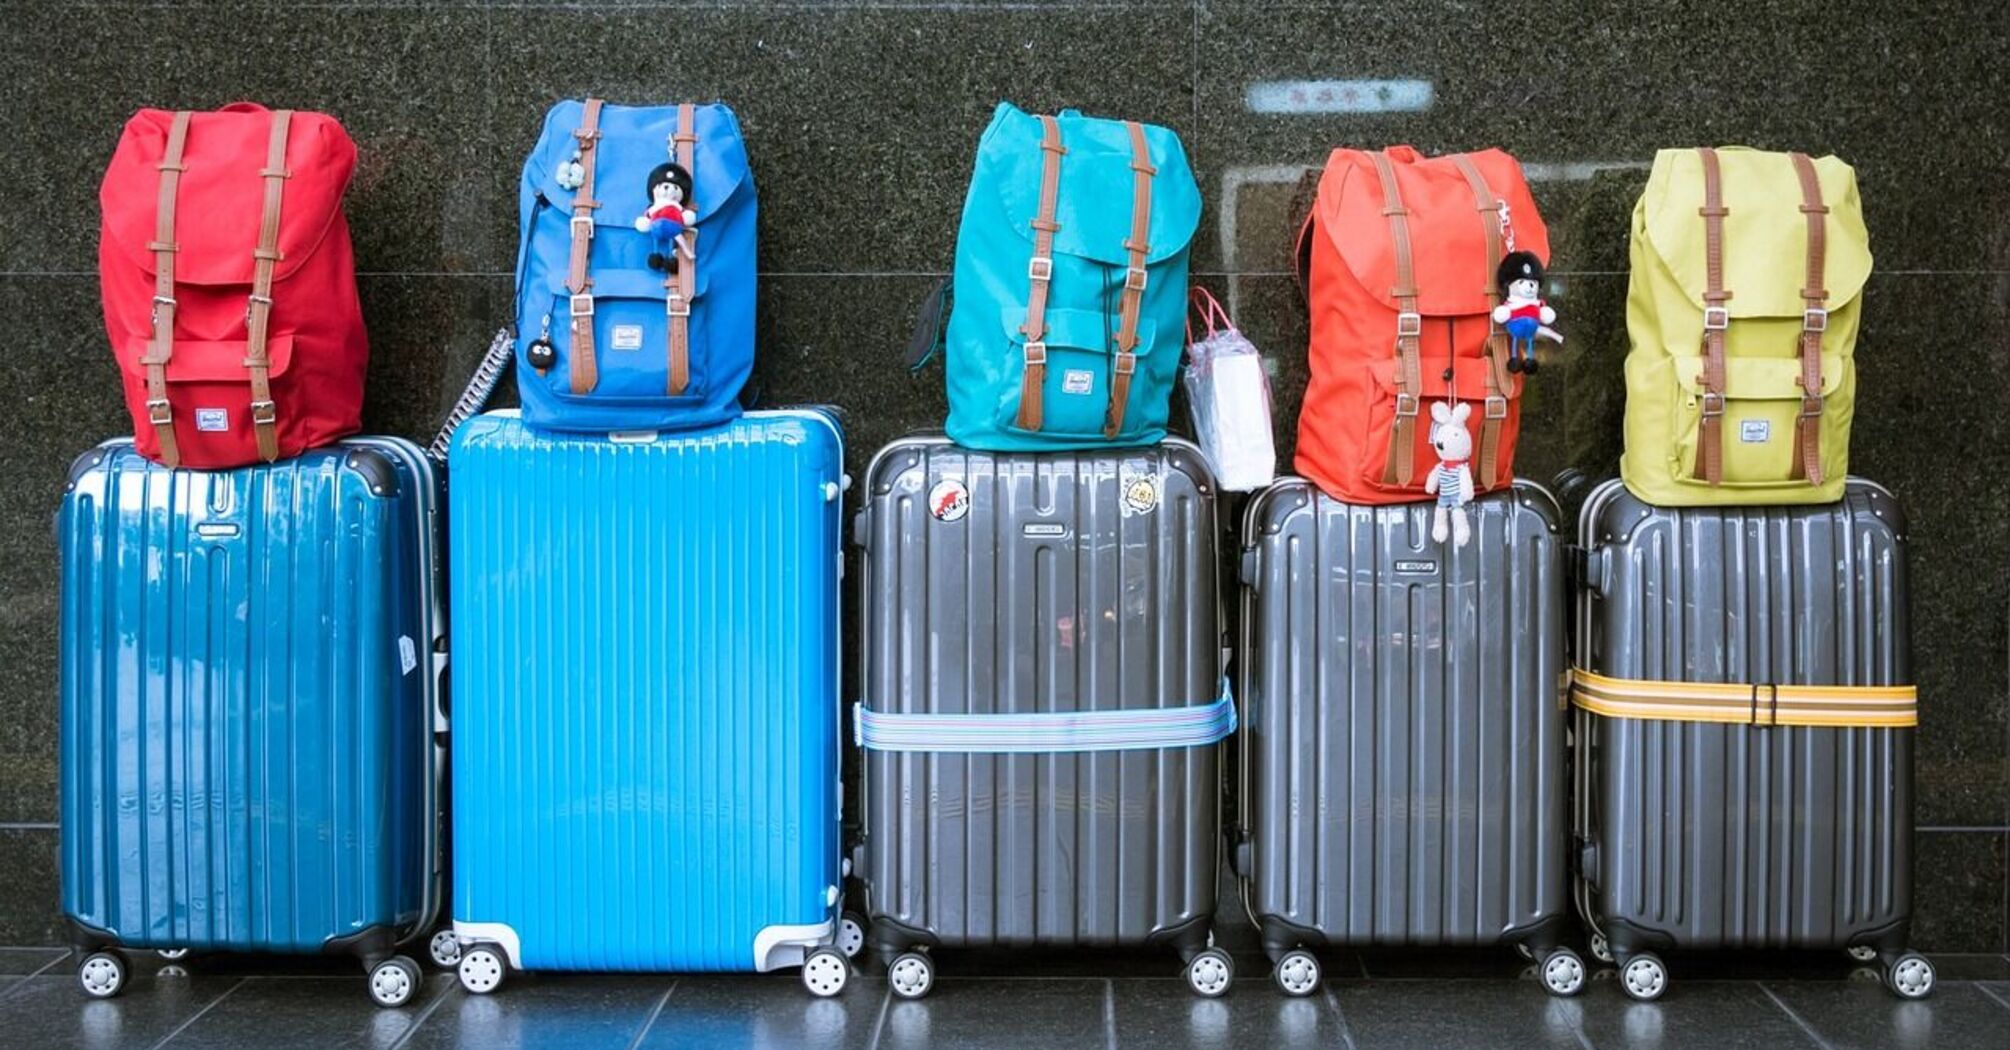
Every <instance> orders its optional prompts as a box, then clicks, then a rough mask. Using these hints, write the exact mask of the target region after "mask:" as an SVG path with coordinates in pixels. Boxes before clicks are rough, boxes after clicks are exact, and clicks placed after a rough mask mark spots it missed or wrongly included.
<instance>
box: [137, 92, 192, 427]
mask: <svg viewBox="0 0 2010 1050" xmlns="http://www.w3.org/2000/svg"><path fill="white" fill-rule="evenodd" d="M189 117H190V113H189V111H188V110H181V111H179V112H177V113H175V115H174V122H173V123H172V124H170V125H168V138H167V150H166V151H165V152H164V153H162V154H161V162H160V164H159V166H158V170H159V171H160V175H161V181H160V192H159V197H158V198H157V199H156V203H155V213H154V239H153V243H151V244H148V245H147V248H148V249H149V250H151V251H152V252H153V253H154V307H153V343H152V345H151V346H149V347H148V348H147V355H146V356H145V357H142V358H140V363H141V364H142V365H145V366H146V370H147V422H149V423H151V424H153V428H154V437H155V438H156V439H157V440H159V442H160V447H161V462H162V463H165V464H167V465H168V466H169V467H177V466H180V465H181V448H180V446H179V445H177V444H176V443H175V437H174V410H173V409H172V408H171V407H170V406H169V404H168V390H167V365H168V361H169V360H170V359H172V358H173V357H174V311H175V299H174V256H175V252H177V251H179V250H180V246H179V245H177V244H176V243H175V239H174V209H175V197H176V195H177V194H178V193H179V192H180V187H181V173H182V172H183V171H185V170H186V168H185V166H184V165H183V164H182V153H183V151H184V150H185V149H186V147H187V145H188V122H189Z"/></svg>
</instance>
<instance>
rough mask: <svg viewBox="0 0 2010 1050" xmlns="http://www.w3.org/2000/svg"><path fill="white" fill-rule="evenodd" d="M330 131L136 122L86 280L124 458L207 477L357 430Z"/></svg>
mask: <svg viewBox="0 0 2010 1050" xmlns="http://www.w3.org/2000/svg"><path fill="white" fill-rule="evenodd" d="M355 167H356V145H355V143H354V142H351V141H350V139H349V135H348V133H347V132H345V131H343V130H342V125H341V124H339V123H337V122H336V121H335V119H334V118H333V117H329V116H326V115H324V114H320V113H296V112H292V111H289V110H278V111H268V110H266V109H265V108H264V107H262V106H257V105H252V104H250V103H244V102H240V103H237V104H235V105H230V106H225V107H224V108H223V109H220V110H218V111H216V112H214V113H189V112H186V111H184V112H179V113H171V112H168V111H166V110H158V109H145V110H141V111H140V112H138V113H136V114H134V115H133V118H132V119H131V120H129V121H127V122H126V130H125V133H124V134H123V135H122V136H120V138H119V145H118V149H117V151H116V152H114V153H113V154H112V162H111V165H110V167H109V168H108V169H107V170H106V172H105V182H104V186H103V188H102V189H101V190H100V191H99V202H100V204H101V206H102V207H103V210H104V225H103V228H102V231H101V234H100V237H99V242H98V273H99V277H100V280H101V282H102V285H103V289H104V300H105V330H106V332H107V334H109V335H110V336H111V340H112V352H113V354H115V355H116V356H117V358H118V361H119V370H120V372H121V373H122V375H123V378H124V381H125V390H126V407H127V408H128V409H129V410H130V411H131V412H132V415H133V427H134V435H133V436H134V444H135V445H136V446H137V448H138V450H139V452H140V453H141V454H142V455H145V456H147V457H149V458H152V459H155V460H158V461H159V462H161V463H164V464H166V465H168V466H170V467H175V466H181V467H194V468H201V469H222V468H227V467H238V466H244V465H246V464H250V463H257V462H261V461H263V462H268V463H269V462H271V461H273V460H275V459H278V458H279V457H281V456H293V455H298V454H299V453H301V452H303V451H306V450H307V449H310V448H315V447H317V446H321V445H326V444H330V443H332V442H334V441H335V440H336V439H338V438H341V437H343V436H344V435H347V434H353V433H355V432H356V431H357V430H358V429H359V428H360V427H361V424H362V410H363V372H364V368H365V365H366V364H367V362H368V359H369V346H368V344H367V342H366V341H365V339H364V336H363V312H362V310H361V308H359V307H358V306H357V303H356V258H355V252H354V251H353V250H352V249H351V248H350V245H349V227H348V224H347V222H345V221H344V219H343V217H342V193H343V191H344V190H345V189H346V188H347V187H348V185H349V175H350V173H351V172H352V171H354V170H355Z"/></svg>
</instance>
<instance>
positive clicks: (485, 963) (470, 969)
mask: <svg viewBox="0 0 2010 1050" xmlns="http://www.w3.org/2000/svg"><path fill="white" fill-rule="evenodd" d="M508 972H509V966H508V965H507V964H505V963H504V962H503V958H502V953H501V952H498V951H497V950H495V949H494V948H491V947H489V946H488V945H486V944H484V945H479V946H477V947H474V948H470V949H468V950H467V951H465V952H463V953H461V965H460V975H461V987H463V988H466V989H467V990H468V991H470V992H473V993H474V994H476V995H487V994H489V993H490V992H493V991H495V990H496V989H498V988H501V987H502V983H503V975H504V974H506V973H508Z"/></svg>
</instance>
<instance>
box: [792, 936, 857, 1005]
mask: <svg viewBox="0 0 2010 1050" xmlns="http://www.w3.org/2000/svg"><path fill="white" fill-rule="evenodd" d="M850 979H851V963H849V962H847V961H845V957H844V953H842V952H839V951H837V950H836V949H833V948H818V949H817V950H816V951H813V952H811V953H810V957H809V958H807V959H804V960H803V987H805V988H808V989H809V990H810V994H811V995H814V996H816V997H817V998H819V999H829V998H832V997H834V996H836V995H837V994H838V993H839V992H842V991H844V985H845V982H846V981H848V980H850Z"/></svg>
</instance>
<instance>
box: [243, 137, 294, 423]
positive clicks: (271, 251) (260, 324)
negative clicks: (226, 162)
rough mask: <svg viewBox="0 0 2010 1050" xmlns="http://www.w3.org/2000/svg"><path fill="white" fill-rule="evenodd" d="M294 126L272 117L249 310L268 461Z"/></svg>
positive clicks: (249, 360)
mask: <svg viewBox="0 0 2010 1050" xmlns="http://www.w3.org/2000/svg"><path fill="white" fill-rule="evenodd" d="M292 124H293V111H292V110H290V109H282V110H277V111H275V112H274V113H273V114H272V135H271V138H270V139H268V140H267V143H266V150H265V169H264V170H263V171H260V172H259V173H258V174H259V176H260V177H261V178H263V179H264V180H265V210H264V213H263V214H262V215H260V216H259V220H258V247H257V248H256V249H255V250H254V251H252V253H251V302H250V305H248V306H247V307H246V308H245V312H244V340H245V341H244V367H246V368H248V369H250V370H251V428H252V432H253V433H254V434H255V435H256V436H257V438H258V456H259V458H260V459H263V460H265V461H266V462H267V463H270V462H272V461H273V460H275V459H278V458H279V413H278V411H277V410H276V409H275V407H274V406H273V404H272V358H271V357H270V356H268V350H269V346H268V345H267V336H268V333H269V332H270V331H271V328H272V271H273V269H274V268H275V267H277V266H278V265H279V259H280V252H279V206H280V204H281V203H282V202H283V201H284V200H285V196H286V180H287V179H290V178H292V177H293V173H292V172H290V171H287V170H286V133H287V130H288V129H289V128H290V127H292Z"/></svg>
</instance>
